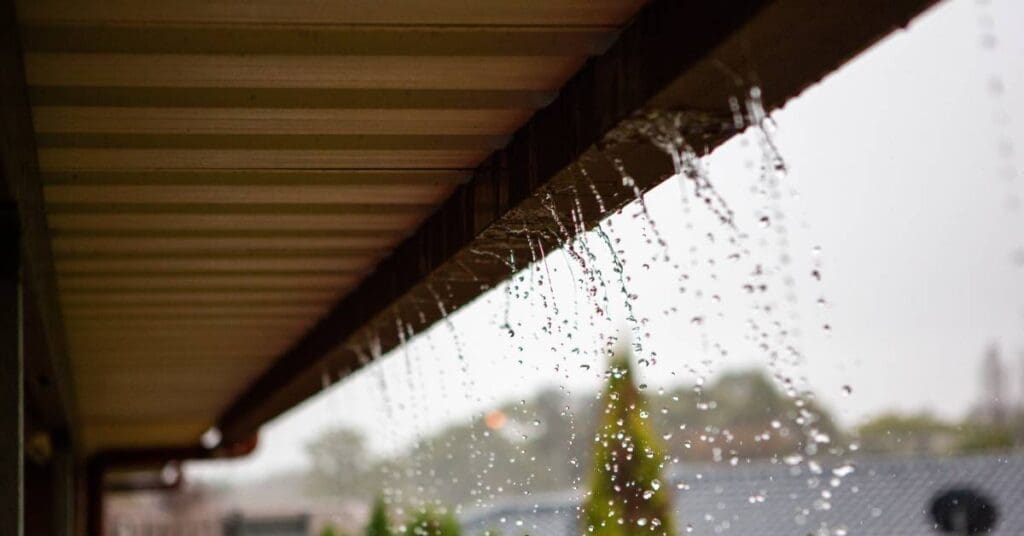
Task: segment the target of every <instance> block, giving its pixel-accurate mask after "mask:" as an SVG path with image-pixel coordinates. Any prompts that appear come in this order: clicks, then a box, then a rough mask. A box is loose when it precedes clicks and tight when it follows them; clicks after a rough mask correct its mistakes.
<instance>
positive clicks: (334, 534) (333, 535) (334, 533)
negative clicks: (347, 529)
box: [320, 525, 347, 536]
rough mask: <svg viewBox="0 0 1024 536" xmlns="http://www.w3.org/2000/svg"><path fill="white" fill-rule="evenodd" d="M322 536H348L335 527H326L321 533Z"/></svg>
mask: <svg viewBox="0 0 1024 536" xmlns="http://www.w3.org/2000/svg"><path fill="white" fill-rule="evenodd" d="M320 536H347V535H346V534H345V533H344V532H342V531H341V529H339V528H338V527H335V526H334V525H324V528H323V530H321V531H320Z"/></svg>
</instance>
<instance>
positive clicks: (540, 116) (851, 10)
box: [0, 0, 934, 532]
mask: <svg viewBox="0 0 1024 536" xmlns="http://www.w3.org/2000/svg"><path fill="white" fill-rule="evenodd" d="M933 1H934V0H867V1H864V2H847V1H844V0H827V1H824V2H822V1H811V0H774V1H771V0H760V1H757V0H751V1H734V2H705V1H685V0H656V1H653V2H644V1H642V0H524V1H519V2H506V1H502V0H472V1H469V0H466V1H447V0H437V1H428V0H404V1H399V0H384V1H363V0H355V1H345V2H341V1H338V2H331V1H323V0H301V1H284V0H255V1H248V2H206V1H201V0H184V1H180V2H167V3H158V4H152V3H148V2H139V1H132V0H102V1H96V2H87V1H84V0H23V1H18V2H16V5H12V4H11V3H10V2H5V4H4V8H3V13H2V15H3V26H4V37H3V47H4V48H3V50H2V51H0V52H2V57H0V65H2V66H3V72H2V77H3V80H2V81H3V86H2V96H0V98H2V99H3V108H2V114H3V116H2V117H0V123H2V129H3V131H2V135H3V139H2V140H0V150H2V153H0V157H2V158H3V166H4V179H5V182H6V185H7V188H6V189H5V190H4V192H3V194H4V198H5V199H6V200H7V201H9V202H10V203H12V206H11V207H10V209H9V210H8V214H9V215H11V218H10V219H11V220H12V221H13V220H17V223H18V225H17V227H19V228H20V232H18V233H15V235H16V238H17V237H20V239H21V243H22V247H21V248H20V251H21V253H22V255H23V262H22V263H21V267H22V277H23V279H24V281H25V285H24V292H25V300H24V303H25V306H24V341H25V345H24V348H25V358H24V367H25V371H26V375H25V386H26V393H27V395H26V396H27V397H28V399H29V402H28V408H27V410H26V411H27V412H28V413H27V415H28V422H29V427H28V428H29V430H30V432H31V431H33V430H39V431H41V432H43V433H44V434H45V433H48V434H49V435H50V437H51V440H53V441H54V442H55V443H60V444H63V445H67V446H68V448H69V449H70V452H72V453H73V455H74V458H75V459H77V460H79V461H84V460H88V459H93V460H98V461H99V462H102V465H103V466H104V467H106V466H113V465H117V464H118V463H119V460H120V461H129V462H137V463H141V462H146V463H159V462H160V461H162V460H168V459H175V458H181V457H192V456H200V455H206V454H205V453H208V454H210V455H216V454H221V453H223V452H227V451H231V450H232V449H234V450H235V451H244V450H245V449H246V448H247V447H251V438H252V437H253V435H254V434H255V433H256V431H257V430H258V428H259V426H260V425H262V424H263V423H265V422H266V421H267V420H269V419H271V418H273V417H275V416H277V415H279V414H280V413H281V412H283V411H285V410H287V409H288V408H290V407H292V406H294V405H295V404H297V403H298V402H301V401H302V400H304V399H305V398H308V397H309V396H311V395H312V394H314V393H315V392H316V391H317V390H318V389H320V388H321V385H322V377H323V376H324V374H325V372H326V373H328V374H332V375H334V376H335V377H336V375H337V373H338V371H352V370H355V369H356V368H358V366H359V360H358V359H357V358H356V353H355V352H354V351H352V350H351V348H349V346H348V345H349V344H350V343H353V342H356V341H359V340H361V337H363V336H364V335H365V333H366V332H367V331H368V330H373V331H375V332H376V333H377V335H378V336H379V340H380V343H381V345H382V349H383V350H384V351H386V350H388V349H390V348H392V347H394V346H395V345H397V344H398V342H399V340H398V339H399V337H398V336H397V334H396V332H395V328H394V322H395V319H396V318H404V319H413V318H415V319H416V320H415V324H416V328H417V329H422V328H425V327H426V326H428V325H430V324H432V323H433V322H435V321H437V320H438V319H440V317H441V315H442V312H441V311H439V309H438V307H436V301H437V298H438V293H439V290H438V289H443V290H442V291H441V293H443V302H444V303H445V309H446V310H447V311H450V310H452V309H454V308H457V307H459V306H461V305H463V304H465V303H467V302H468V301H469V300H471V299H472V298H474V297H476V296H478V295H479V294H480V293H481V292H483V291H484V289H486V288H488V287H489V286H492V285H494V284H496V283H498V282H500V281H501V280H503V279H504V278H506V277H507V276H508V275H509V268H508V267H507V266H505V265H504V264H503V263H502V262H499V261H497V260H495V259H490V260H488V258H487V257H486V256H481V255H480V254H479V252H480V251H495V252H498V251H500V252H503V254H504V253H507V252H508V251H509V250H510V249H512V250H516V249H522V250H523V251H526V248H527V245H526V243H525V241H523V240H519V241H517V240H515V238H514V237H513V236H512V235H511V234H510V233H509V231H508V229H509V228H510V225H511V224H512V223H515V225H519V226H522V225H526V226H530V225H532V224H533V222H538V223H537V224H538V225H548V222H549V221H550V220H544V223H543V224H541V223H539V222H540V220H541V219H543V218H550V216H549V208H551V207H553V208H554V209H555V211H556V212H559V213H562V214H564V215H568V214H569V213H570V211H571V210H573V207H574V206H575V198H574V197H572V198H570V197H569V196H567V195H566V193H565V192H566V191H568V190H570V189H571V187H572V186H574V185H575V184H577V182H578V180H579V177H578V174H577V173H576V172H575V170H576V169H577V166H578V165H579V164H580V162H587V161H588V159H589V160H592V161H593V162H591V164H592V165H590V167H589V168H588V171H589V172H590V174H591V176H590V179H591V180H593V182H594V185H595V188H597V189H598V190H599V191H600V192H602V193H603V194H604V199H606V200H607V203H602V204H601V206H598V204H597V203H595V202H594V201H593V200H592V199H590V198H587V200H586V201H585V202H584V203H582V205H583V206H581V207H579V210H580V211H581V213H582V216H583V220H584V221H583V224H584V225H585V226H589V225H593V224H594V223H595V222H597V221H598V220H599V219H600V218H601V217H603V216H605V215H607V214H608V213H609V212H610V211H612V210H615V209H616V208H618V207H620V206H621V205H623V204H624V203H626V202H628V201H629V200H630V196H629V195H626V192H624V191H623V189H622V186H621V178H620V177H619V176H618V175H617V174H616V172H615V170H613V169H611V168H610V167H609V166H608V164H607V159H604V160H601V159H597V158H591V156H592V155H593V154H594V152H595V150H596V149H595V145H596V144H598V143H599V142H600V141H601V140H602V138H603V137H604V136H605V135H607V134H608V133H609V132H610V131H612V130H613V129H615V128H616V127H617V126H619V125H620V124H621V123H622V122H623V121H624V120H627V119H628V118H630V117H631V116H633V115H634V114H636V113H637V112H640V111H643V110H650V109H673V110H690V111H700V112H704V113H707V114H710V116H712V117H715V116H724V115H725V114H727V111H728V102H729V98H730V97H734V96H736V95H738V94H740V93H742V92H744V91H745V90H746V89H747V88H748V87H750V86H751V85H757V86H759V87H760V88H761V89H762V91H763V93H764V95H765V98H766V100H765V103H766V105H767V106H768V107H769V108H774V107H778V106H781V105H782V104H783V103H785V101H786V100H787V99H789V98H791V97H793V96H795V95H797V94H799V92H800V91H802V90H803V89H805V88H806V87H807V86H809V85H810V84H813V83H815V82H817V81H818V80H820V79H821V78H822V77H823V76H825V75H826V74H828V73H829V72H831V71H833V70H834V69H836V68H837V67H838V66H840V65H841V64H842V63H843V62H845V61H846V60H848V59H850V58H852V57H853V56H854V55H856V54H857V53H859V52H860V51H862V50H863V49H865V48H866V47H868V46H869V45H871V44H872V43H874V42H875V41H877V40H878V39H880V38H881V37H883V36H885V35H887V34H888V33H889V32H891V31H892V30H893V29H895V28H898V27H900V26H903V25H905V24H906V23H907V22H908V21H909V20H910V19H911V18H912V17H914V16H915V15H916V14H918V13H919V12H921V11H922V10H924V9H925V8H926V7H927V6H929V5H931V4H932V3H933ZM730 134H731V132H728V131H727V130H723V131H722V132H720V133H719V134H717V135H714V136H711V137H709V138H707V139H704V140H702V141H703V142H704V143H705V144H706V145H707V147H708V148H710V147H713V146H714V145H715V144H717V143H719V142H721V141H722V140H723V139H725V138H726V137H727V136H728V135H730ZM614 150H615V151H618V153H617V154H616V156H619V157H621V158H622V159H623V160H624V161H626V162H627V163H629V164H630V166H631V168H630V169H631V171H632V172H633V174H634V178H635V179H636V180H637V183H638V186H640V187H641V188H642V189H647V188H650V187H652V186H654V185H655V184H657V183H658V182H660V181H661V180H663V179H664V178H665V177H666V176H668V174H669V173H670V171H671V166H670V162H669V161H668V158H667V157H666V155H664V154H662V153H661V152H660V151H658V150H656V149H654V148H653V147H651V146H650V145H648V144H644V143H637V144H634V145H629V144H626V145H623V146H620V147H618V148H616V149H614ZM601 162H604V163H603V164H602V163H601ZM549 195H550V197H548V196H549ZM542 201H544V202H545V203H546V205H545V204H542ZM15 212H16V215H15V214H14V213H15ZM567 217H568V216H567ZM12 225H13V224H12ZM556 239H557V237H548V238H545V240H551V241H552V242H553V245H554V242H555V241H556ZM8 246H10V245H9V244H8ZM13 251H14V253H15V255H14V258H16V257H17V255H16V253H17V252H18V251H19V250H18V248H15V249H14V250H13ZM6 253H9V252H5V254H6ZM517 257H518V258H519V259H526V258H528V257H529V254H528V253H526V254H523V255H518V256H517ZM467 266H469V267H470V268H469V269H467ZM409 321H412V320H409ZM7 342H8V343H9V341H7ZM2 343H4V341H2V340H0V344H2ZM9 348H10V346H9V345H8V347H6V348H5V350H6V349H9ZM0 394H3V391H2V390H0ZM19 428H20V426H19ZM211 429H216V430H218V432H219V435H221V436H222V439H223V441H222V446H221V447H219V448H217V449H210V448H205V447H203V446H202V445H200V437H201V436H202V435H203V433H204V432H206V431H207V430H211ZM54 438H60V440H59V441H58V440H56V439H54ZM239 445H241V447H239ZM209 446H210V445H207V447H209ZM91 474H93V475H94V476H95V475H97V474H98V475H100V476H101V475H102V471H101V470H99V469H97V470H96V471H93V472H91ZM98 490H99V488H96V489H94V490H93V494H94V495H95V494H96V493H97V492H98ZM0 522H3V520H2V519H0ZM0 529H2V527H0ZM0 532H2V530H0Z"/></svg>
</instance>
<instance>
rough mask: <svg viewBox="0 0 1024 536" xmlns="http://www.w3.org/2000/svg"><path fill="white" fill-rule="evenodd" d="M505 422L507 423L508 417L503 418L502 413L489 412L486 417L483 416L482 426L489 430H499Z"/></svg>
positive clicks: (503, 414)
mask: <svg viewBox="0 0 1024 536" xmlns="http://www.w3.org/2000/svg"><path fill="white" fill-rule="evenodd" d="M506 421H508V417H506V416H505V413H504V412H503V411H501V410H498V409H496V410H494V411H489V412H487V415H484V425H485V426H487V427H488V428H490V429H491V430H498V429H500V428H501V427H502V426H505V422H506Z"/></svg>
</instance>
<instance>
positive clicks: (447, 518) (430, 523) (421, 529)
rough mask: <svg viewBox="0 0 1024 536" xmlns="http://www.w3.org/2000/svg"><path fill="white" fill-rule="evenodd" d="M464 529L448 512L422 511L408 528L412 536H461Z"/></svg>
mask: <svg viewBox="0 0 1024 536" xmlns="http://www.w3.org/2000/svg"><path fill="white" fill-rule="evenodd" d="M461 533H462V528H461V527H460V526H459V521H458V520H457V519H455V516H454V515H452V514H451V512H450V511H448V510H440V511H439V510H432V509H426V510H420V511H419V512H417V513H416V515H415V516H413V518H412V520H411V521H409V523H408V525H407V526H406V534H408V535H411V536H459V535H460V534H461Z"/></svg>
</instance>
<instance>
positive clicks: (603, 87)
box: [218, 0, 935, 439]
mask: <svg viewBox="0 0 1024 536" xmlns="http://www.w3.org/2000/svg"><path fill="white" fill-rule="evenodd" d="M934 2H935V0H865V1H860V2H850V1H848V0H776V1H768V0H761V1H757V0H749V1H738V0H737V1H723V2H707V1H704V0H691V1H681V0H658V1H654V2H652V3H651V4H649V5H648V6H647V7H645V8H644V9H643V10H642V11H641V12H640V13H639V14H638V15H637V17H636V18H635V19H634V20H633V21H632V23H631V24H630V25H629V26H628V27H627V28H626V29H625V30H624V31H623V32H622V34H621V36H620V37H619V39H618V41H616V43H615V44H614V45H613V46H612V47H611V48H610V49H609V50H608V51H607V52H606V53H604V54H603V55H601V56H599V57H596V58H594V59H592V60H591V61H590V62H588V63H587V65H586V66H584V67H583V69H582V70H581V71H580V72H578V73H577V74H576V75H575V76H574V77H573V78H572V79H571V80H570V81H569V82H568V83H567V84H566V85H565V86H564V87H563V88H562V90H561V91H560V93H559V95H558V97H557V98H556V99H555V100H554V101H553V102H552V103H551V104H550V105H548V106H547V107H545V108H544V109H542V110H540V111H539V112H537V113H536V114H535V115H534V117H533V118H532V119H531V120H530V121H529V122H528V123H527V124H526V125H524V126H523V127H522V128H521V129H520V130H519V131H517V132H516V134H515V136H514V137H513V139H512V141H511V142H510V143H509V144H508V145H507V146H506V147H505V148H503V149H501V150H498V151H496V152H494V153H493V154H492V155H491V156H490V157H489V158H488V159H487V160H485V161H484V162H483V163H482V164H481V165H480V166H479V167H478V168H477V169H476V170H474V172H473V175H472V178H471V179H470V180H469V181H468V182H467V183H465V184H463V185H462V186H460V187H459V188H458V189H457V190H456V191H455V193H454V194H452V196H451V197H450V198H449V199H448V200H447V201H446V202H445V203H444V205H442V206H441V208H440V209H438V210H437V211H436V212H435V213H434V214H433V215H432V216H431V217H430V218H429V219H428V220H426V221H425V222H424V223H423V224H422V225H421V226H420V227H419V228H418V229H417V230H416V232H415V233H414V234H413V235H412V236H410V237H409V238H408V239H407V240H406V241H405V242H403V243H402V244H401V245H400V246H399V247H398V248H396V249H395V251H394V252H393V253H392V254H391V256H390V257H389V258H387V259H385V260H384V261H382V262H381V263H380V264H379V265H378V266H377V268H376V270H375V271H374V272H373V273H372V274H370V275H369V276H368V277H367V278H366V279H365V280H364V281H363V282H362V283H361V284H360V286H359V287H358V288H356V289H355V290H354V291H353V292H352V293H351V294H349V295H348V296H346V297H345V298H343V299H342V300H341V301H339V302H338V303H337V304H336V305H335V306H334V307H333V308H332V309H331V310H330V311H329V312H328V313H327V314H326V315H325V316H324V317H323V318H322V319H321V320H320V321H319V322H318V323H317V324H316V325H315V326H314V327H313V328H312V329H311V330H309V332H307V333H306V335H305V336H303V337H302V339H300V340H299V341H298V342H297V343H296V344H295V345H293V346H292V347H291V348H289V349H288V350H287V351H286V352H284V353H283V354H282V355H281V356H280V357H278V358H277V360H276V361H275V362H274V364H273V365H272V366H271V367H270V368H269V369H267V370H266V371H265V372H264V373H263V374H262V375H261V376H260V377H259V378H258V379H257V380H256V381H255V382H254V383H253V384H252V385H251V386H250V387H249V388H248V389H247V390H246V391H245V392H243V393H242V394H241V395H240V396H239V397H238V398H237V399H236V400H235V401H234V402H233V403H232V404H231V405H230V406H229V407H228V408H227V409H226V410H225V411H224V412H223V413H222V414H221V416H220V419H219V420H218V426H219V428H220V430H221V431H222V432H223V434H224V437H225V438H228V439H230V438H234V437H244V436H245V435H247V434H250V433H252V432H253V431H254V430H257V429H258V428H259V426H260V425H262V424H263V423H265V422H267V421H268V420H270V419H272V418H274V417H275V416H277V415H279V414H281V413H282V412H284V411H285V410H287V409H289V408H291V407H292V406H294V405H295V404H297V403H299V402H301V401H302V400H304V399H306V398H308V397H309V396H311V395H312V394H314V393H316V392H317V391H318V390H319V389H321V385H322V377H324V375H325V374H326V375H330V376H331V379H335V378H336V375H337V374H338V373H339V372H340V373H341V374H347V373H348V372H351V371H353V370H356V369H357V368H359V367H360V366H361V362H362V361H363V360H361V359H359V358H358V357H357V352H355V351H353V350H352V349H351V348H349V347H347V346H346V344H348V345H351V344H356V343H362V342H364V341H363V338H364V337H365V336H366V334H368V333H373V334H374V340H375V344H376V343H377V341H379V347H380V350H381V352H387V351H389V350H390V349H392V348H394V347H395V346H397V345H398V344H400V340H399V339H400V337H399V336H398V334H397V332H396V328H395V320H396V319H399V318H400V319H402V321H403V322H409V323H411V324H414V325H415V327H416V329H417V330H422V329H424V328H426V327H427V326H429V325H431V324H433V323H435V322H436V321H438V320H440V319H441V318H442V312H441V311H440V310H439V308H438V307H437V306H436V299H435V296H436V297H440V298H441V299H442V301H443V302H444V306H445V309H446V310H447V311H448V312H451V311H453V310H455V309H457V308H459V307H461V306H463V305H465V304H466V303H468V302H469V301H470V300H472V299H473V298H475V297H477V296H479V295H480V294H481V293H482V292H484V291H485V290H486V289H487V288H489V287H492V286H494V285H496V284H498V283H499V282H501V281H502V280H504V279H506V278H507V277H508V276H509V275H510V270H509V268H508V267H507V266H505V265H504V264H503V263H502V262H498V261H496V260H495V259H490V260H488V259H486V258H483V257H482V256H481V255H478V254H474V253H472V252H471V250H473V251H480V250H485V251H491V252H492V253H495V254H500V255H501V256H503V257H507V256H508V253H509V251H510V250H512V251H513V252H517V254H516V257H517V258H518V259H526V258H529V253H528V251H529V249H528V248H529V246H528V245H527V243H526V240H525V238H523V237H522V236H518V237H516V236H513V234H510V233H509V232H508V229H509V228H510V227H512V226H519V227H522V226H524V225H526V226H532V227H534V230H542V229H544V228H545V227H549V226H550V225H551V218H550V215H548V213H547V210H546V207H543V206H542V205H541V196H542V195H546V194H548V193H550V194H552V202H553V204H554V206H555V208H556V211H557V212H558V213H560V216H561V217H562V218H563V221H571V219H570V216H569V214H570V210H572V207H573V203H574V201H573V199H574V198H575V196H566V195H562V194H561V193H560V192H563V191H564V190H571V189H572V188H574V187H577V186H578V185H579V184H580V180H579V177H578V176H577V175H576V174H575V173H573V170H572V169H571V166H573V164H574V163H578V162H579V161H580V159H581V158H582V159H584V160H586V159H588V158H589V159H590V160H593V161H592V162H590V163H587V164H585V165H586V166H587V168H588V172H589V174H590V178H591V179H592V180H593V182H594V184H595V187H596V188H597V190H598V191H600V193H601V194H602V195H603V196H604V199H605V202H604V203H602V204H603V205H605V206H603V207H599V206H595V203H594V201H593V199H591V197H590V196H581V198H582V199H583V200H584V206H583V207H581V208H582V211H583V214H584V222H583V224H584V226H585V227H587V228H589V227H592V226H593V225H595V224H596V222H598V221H599V220H600V219H602V218H603V217H605V216H607V215H608V214H610V213H611V212H612V211H614V210H616V209H617V208H619V207H621V206H622V205H623V204H625V203H626V202H628V201H629V200H630V199H631V198H632V196H630V195H626V192H625V191H624V190H623V188H622V185H621V178H620V177H619V176H618V174H617V173H615V171H614V170H612V169H610V168H609V166H608V162H607V160H606V159H602V158H600V155H598V156H597V157H595V158H590V157H588V156H587V151H588V150H590V151H592V150H593V147H594V146H595V144H597V143H598V142H600V140H601V139H602V138H603V137H604V136H605V135H606V134H607V133H609V132H610V131H612V130H613V129H615V128H616V127H617V126H619V125H620V123H621V122H622V121H623V120H625V119H627V118H629V117H630V116H631V115H633V114H635V113H636V112H638V111H641V110H645V109H652V108H658V109H676V110H690V111H702V112H708V113H710V114H711V115H713V116H715V115H720V116H723V117H724V116H725V114H726V113H727V111H728V102H729V99H730V97H736V96H741V94H742V93H743V92H744V91H745V90H746V88H747V87H748V86H749V85H751V84H756V85H758V86H759V87H760V88H761V89H762V91H763V94H764V95H765V102H764V104H765V107H766V108H767V109H768V110H771V109H774V108H777V107H780V106H782V105H783V104H784V103H785V102H786V101H787V100H788V99H790V98H792V97H794V96H796V95H798V94H800V92H801V91H803V90H804V89H805V88H807V87H808V86H810V85H811V84H814V83H815V82H817V81H818V80H820V79H821V78H823V77H824V76H826V75H827V74H829V73H830V72H832V71H833V70H835V69H836V68H838V67H839V66H840V65H842V64H843V63H844V62H846V61H847V60H849V59H850V58H852V57H854V56H855V55H856V54H858V53H860V52H861V51H863V50H864V49H865V48H867V47H869V46H870V45H872V44H873V43H875V42H876V41H878V40H879V39H881V38H882V37H884V36H886V35H888V34H889V33H890V32H892V31H893V30H894V29H897V28H899V27H901V26H904V25H906V24H907V23H908V22H909V21H910V20H911V19H912V18H913V17H914V16H915V15H917V14H918V13H920V12H921V11H923V10H924V9H925V8H927V7H929V6H930V5H932V4H933V3H934ZM728 137H729V133H728V132H722V133H721V135H717V136H711V137H709V138H706V139H702V140H700V141H701V142H702V144H703V145H704V147H706V149H708V150H710V149H711V148H713V147H715V146H716V145H717V144H719V143H721V142H722V141H724V140H725V139H727V138H728ZM618 151H620V152H619V154H616V155H615V156H617V157H620V158H622V159H623V160H625V161H626V163H627V165H628V166H629V169H630V172H631V174H632V175H633V176H634V179H636V182H637V185H638V186H639V187H640V188H641V189H642V190H644V191H646V190H647V189H650V188H651V187H653V186H654V185H656V184H658V183H659V182H661V181H662V180H664V178H665V177H667V176H668V175H669V174H670V172H671V170H672V168H671V165H670V163H669V161H668V158H667V157H666V156H665V155H664V154H662V153H661V152H660V151H657V150H655V149H653V148H652V147H651V146H649V145H647V146H643V145H636V146H633V147H623V148H619V149H618ZM542 220H543V221H542ZM522 266H523V265H519V266H518V267H519V268H521V267H522Z"/></svg>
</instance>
